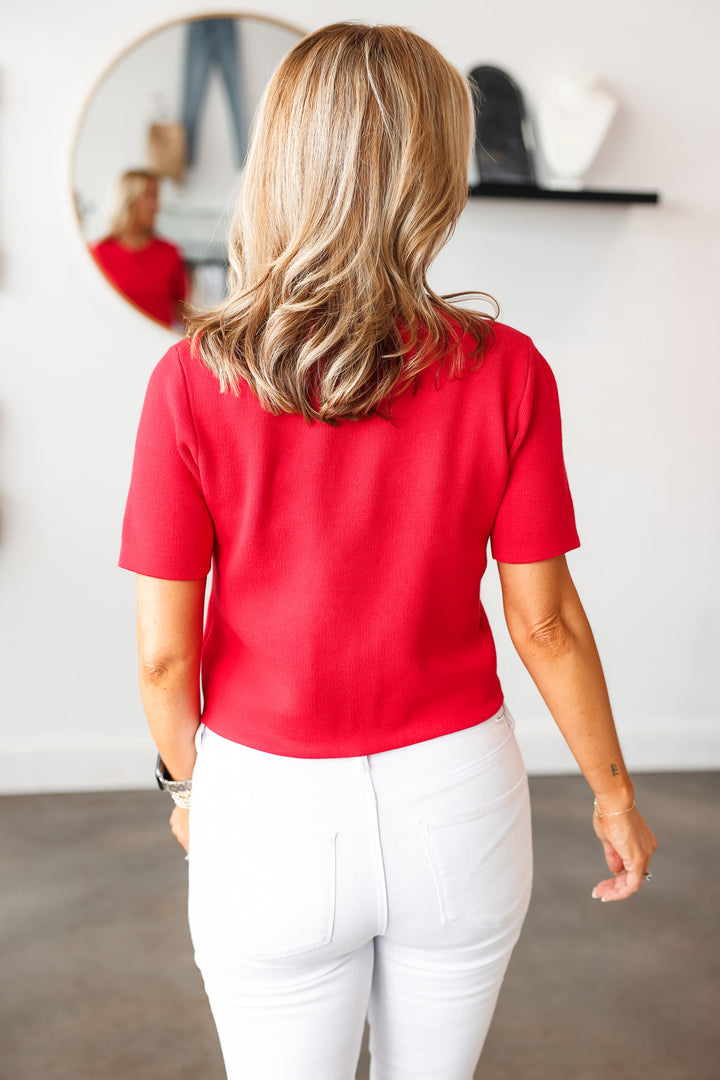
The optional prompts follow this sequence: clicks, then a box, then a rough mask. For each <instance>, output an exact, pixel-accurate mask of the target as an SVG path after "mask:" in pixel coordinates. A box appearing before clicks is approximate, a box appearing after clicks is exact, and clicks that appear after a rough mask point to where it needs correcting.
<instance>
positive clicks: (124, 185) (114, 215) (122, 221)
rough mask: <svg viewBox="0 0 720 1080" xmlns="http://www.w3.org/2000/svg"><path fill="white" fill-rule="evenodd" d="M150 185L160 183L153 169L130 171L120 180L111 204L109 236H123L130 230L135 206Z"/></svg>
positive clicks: (116, 185)
mask: <svg viewBox="0 0 720 1080" xmlns="http://www.w3.org/2000/svg"><path fill="white" fill-rule="evenodd" d="M148 183H154V184H157V183H158V174H157V173H155V172H152V170H151V169H129V170H128V171H127V172H125V173H123V174H122V176H120V177H119V178H118V180H117V181H116V183H115V187H114V189H113V192H112V199H111V203H110V214H109V216H110V229H109V232H108V236H112V237H118V236H122V235H123V233H125V232H126V231H127V230H128V229H129V228H130V226H131V225H132V217H133V204H134V202H135V200H136V199H137V198H139V197H140V195H142V194H143V192H144V191H145V188H146V186H147V184H148Z"/></svg>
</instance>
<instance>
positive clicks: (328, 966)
mask: <svg viewBox="0 0 720 1080" xmlns="http://www.w3.org/2000/svg"><path fill="white" fill-rule="evenodd" d="M198 745H199V754H198V760H197V764H196V767H195V772H194V775H193V796H192V808H191V811H190V858H189V919H190V930H191V934H192V939H193V944H194V947H195V959H196V962H197V964H198V967H199V968H200V970H201V972H202V975H203V978H204V981H205V988H206V991H207V994H208V998H209V1001H210V1006H211V1009H212V1012H213V1016H214V1019H215V1023H216V1026H217V1029H218V1034H219V1037H220V1043H221V1047H222V1051H223V1056H224V1059H225V1067H226V1069H227V1075H228V1078H229V1080H241V1078H243V1080H352V1078H353V1077H354V1076H355V1069H356V1066H357V1060H358V1055H359V1050H360V1043H361V1038H362V1033H363V1026H364V1021H365V1017H366V1015H367V1016H368V1018H369V1022H370V1030H371V1038H370V1051H371V1058H372V1066H371V1077H372V1078H373V1080H472V1075H473V1072H474V1069H475V1066H476V1064H477V1060H478V1058H479V1055H480V1051H481V1049H482V1045H483V1042H484V1040H485V1036H486V1033H487V1030H488V1027H489V1024H490V1020H491V1018H492V1014H493V1010H494V1008H495V1002H496V1000H497V996H498V992H499V990H500V985H501V983H502V980H503V976H504V974H505V969H506V967H507V963H508V960H509V959H510V954H511V952H512V949H513V946H514V944H515V942H516V940H517V938H518V936H519V933H520V929H521V926H522V923H523V920H524V918H525V913H526V910H527V906H528V902H529V899H530V890H531V883H532V843H531V829H530V805H529V798H528V786H527V777H526V773H525V768H524V765H523V761H522V758H521V755H520V751H519V749H518V746H517V743H516V740H515V736H514V733H513V721H512V717H511V716H510V713H509V711H508V709H507V708H506V707H505V706H503V708H502V709H501V710H500V711H499V712H498V713H497V715H496V716H494V717H493V718H491V719H490V720H487V721H486V722H485V723H483V724H479V725H478V726H477V727H473V728H469V729H466V730H464V731H458V732H455V733H453V734H450V735H445V736H442V737H441V738H437V739H431V740H429V741H427V742H422V743H416V744H414V745H412V746H407V747H402V748H400V749H398V750H390V751H386V752H385V753H381V754H371V755H369V756H367V757H356V758H322V759H317V758H315V759H304V758H288V757H279V756H277V755H273V754H266V753H263V752H262V751H259V750H253V749H249V748H248V747H245V746H242V745H240V744H238V743H233V742H230V741H228V740H226V739H224V738H221V737H220V736H218V735H215V734H214V733H212V732H210V731H207V730H203V733H202V736H201V738H200V739H199V740H198Z"/></svg>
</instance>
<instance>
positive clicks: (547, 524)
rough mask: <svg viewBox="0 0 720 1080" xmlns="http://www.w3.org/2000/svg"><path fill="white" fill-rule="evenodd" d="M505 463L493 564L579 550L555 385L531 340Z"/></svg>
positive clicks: (542, 557) (493, 538)
mask: <svg viewBox="0 0 720 1080" xmlns="http://www.w3.org/2000/svg"><path fill="white" fill-rule="evenodd" d="M509 459H510V461H509V472H508V479H507V484H506V487H505V493H504V495H503V498H502V502H501V503H500V508H499V510H498V512H497V516H496V518H495V525H494V527H493V531H492V539H491V544H492V553H493V557H494V558H495V559H497V561H498V562H508V563H527V562H541V561H542V560H543V559H552V558H554V557H555V556H556V555H562V554H564V553H565V552H566V551H571V550H572V549H573V548H576V547H579V545H580V541H579V539H578V534H577V530H576V528H575V513H574V510H573V504H572V498H571V495H570V488H569V486H568V481H567V476H566V474H565V463H564V460H563V451H562V430H561V424H560V404H559V401H558V392H557V386H556V384H555V379H554V377H553V373H552V371H551V370H550V367H549V365H548V363H547V361H546V360H544V359H543V357H542V356H541V355H540V353H539V352H538V351H537V349H536V348H535V346H534V345H533V344H532V342H530V341H529V342H528V369H527V379H526V382H525V388H524V391H523V395H522V398H521V400H520V405H519V408H518V413H517V425H516V430H515V432H514V435H513V437H512V441H511V442H510V448H509Z"/></svg>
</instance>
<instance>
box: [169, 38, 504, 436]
mask: <svg viewBox="0 0 720 1080" xmlns="http://www.w3.org/2000/svg"><path fill="white" fill-rule="evenodd" d="M473 129H474V124H473V108H472V99H471V96H470V90H469V87H468V83H467V82H466V80H465V79H464V78H463V76H462V75H461V74H460V73H459V72H458V71H457V70H456V69H455V68H454V67H452V66H451V65H450V64H449V63H448V62H447V61H446V60H445V59H444V58H443V57H442V56H441V55H440V53H439V52H438V51H437V50H436V49H435V48H433V46H432V45H430V44H429V43H428V42H427V41H424V40H423V39H422V38H420V37H418V36H417V35H416V34H413V33H411V32H410V31H408V30H405V29H403V28H402V27H398V26H372V27H371V26H363V25H358V24H355V23H337V24H335V25H332V26H327V27H325V28H324V29H321V30H318V31H317V32H315V33H313V34H310V35H309V36H308V37H306V38H304V39H303V40H302V41H300V42H299V43H298V44H297V45H296V46H295V47H294V48H293V49H292V50H291V51H290V52H289V53H288V54H287V56H286V57H285V59H284V60H283V61H282V63H281V64H280V67H279V68H278V69H277V71H276V72H275V74H274V76H273V77H272V79H271V81H270V83H269V85H268V87H267V89H266V92H265V95H264V97H263V101H262V103H261V106H260V109H259V112H258V116H257V117H256V121H255V125H254V131H253V136H252V140H251V145H250V151H249V155H248V160H247V165H246V171H245V176H244V180H243V185H242V190H241V194H240V197H239V200H238V205H237V208H236V213H235V219H234V221H233V224H232V226H231V231H230V240H229V258H230V266H231V285H230V292H229V295H228V297H227V298H226V299H225V300H224V301H223V302H222V303H221V304H219V305H218V306H217V307H215V308H211V309H209V310H207V311H204V312H200V311H196V312H194V313H192V314H191V316H190V317H189V319H188V324H187V325H188V335H189V336H191V337H192V339H193V343H194V344H195V345H196V346H197V348H198V349H199V353H200V356H201V357H202V359H203V360H204V362H205V364H206V365H207V366H208V367H209V368H210V370H211V371H213V372H214V373H215V374H216V375H217V376H218V378H219V380H220V384H221V387H222V389H223V391H225V390H227V389H228V388H230V389H231V390H233V391H235V392H237V389H238V381H239V380H240V379H243V380H245V381H246V382H247V383H248V385H249V386H250V387H251V389H252V390H253V391H254V393H255V394H256V395H257V397H258V398H259V400H260V402H261V404H262V406H263V407H264V408H265V409H267V410H268V411H269V412H271V413H274V414H280V413H296V414H297V413H300V414H302V415H303V416H304V417H305V418H306V419H307V420H308V422H311V421H313V420H321V421H325V422H327V423H337V422H338V421H340V420H341V419H358V418H359V417H361V416H366V415H368V414H369V413H373V412H380V413H382V411H383V410H382V408H381V404H382V403H383V401H384V400H385V399H386V398H387V396H388V395H389V393H390V391H392V390H393V389H395V388H397V389H398V390H399V389H402V388H404V387H405V386H407V385H408V383H409V382H410V381H412V379H413V378H415V377H416V376H417V375H418V373H419V372H420V371H422V370H423V368H425V367H427V366H429V365H430V363H432V361H433V360H435V359H437V357H438V355H440V356H443V355H445V354H446V353H448V352H451V351H452V348H453V345H454V344H456V343H457V341H458V340H459V338H460V337H461V336H462V335H463V334H465V333H468V332H469V333H470V334H471V335H472V337H473V338H474V341H475V343H476V349H475V355H478V356H479V355H481V352H482V349H483V347H484V345H485V343H486V341H487V338H488V335H489V333H490V327H491V325H492V321H493V318H494V317H495V316H481V315H479V314H476V313H474V312H470V311H467V310H463V309H462V308H460V307H457V306H455V305H453V304H450V303H448V301H449V300H451V299H456V298H457V297H458V296H459V295H460V294H453V295H452V296H448V297H440V296H438V295H436V294H435V293H433V291H432V290H431V289H430V288H429V286H428V284H427V280H426V274H427V270H428V267H429V266H430V263H431V262H432V260H433V258H434V257H435V255H436V254H437V252H438V251H439V250H440V248H441V247H442V246H443V244H444V243H445V242H446V241H447V240H448V239H449V237H450V235H451V233H452V231H453V229H454V227H455V224H456V222H457V219H458V217H459V216H460V213H461V211H462V209H463V207H464V206H465V203H466V200H467V192H468V188H467V162H468V156H469V152H470V147H471V145H472V139H473V133H474V132H473ZM480 295H484V294H480ZM493 303H494V301H493ZM496 314H497V312H496ZM455 354H456V363H455V364H454V365H453V366H454V367H458V368H459V361H460V359H461V357H460V356H459V350H455Z"/></svg>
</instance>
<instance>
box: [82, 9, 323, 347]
mask: <svg viewBox="0 0 720 1080" xmlns="http://www.w3.org/2000/svg"><path fill="white" fill-rule="evenodd" d="M211 19H233V20H236V21H243V20H244V21H249V22H255V23H261V24H265V25H267V26H269V27H273V26H274V27H277V28H278V29H280V30H283V31H285V32H287V34H288V35H293V36H294V37H295V38H296V39H297V40H298V41H300V40H301V39H302V38H303V37H305V35H306V33H307V31H305V30H302V29H300V27H298V26H295V25H294V24H292V23H289V22H287V21H286V20H284V19H276V18H274V17H272V16H268V15H266V14H265V13H260V12H253V11H209V12H203V13H202V14H200V15H193V16H189V17H183V18H177V19H171V20H168V21H166V22H163V23H160V24H159V25H157V26H155V27H153V28H152V29H151V30H148V31H147V32H146V33H144V34H143V35H142V36H141V37H139V38H135V39H133V41H132V42H130V43H129V44H128V45H126V46H125V47H124V48H123V49H122V50H121V51H120V52H119V53H118V54H117V55H116V56H115V57H114V59H113V60H112V61H111V62H110V63H109V64H107V65H106V66H105V67H104V68H103V70H102V71H101V72H100V74H99V75H98V77H97V78H96V79H95V81H94V82H93V84H92V86H91V88H90V91H89V92H88V94H87V97H86V99H85V104H84V106H83V108H82V110H81V112H80V115H79V117H78V120H77V123H76V125H75V129H74V133H73V138H72V141H71V147H70V158H69V162H68V169H69V190H70V193H71V198H72V204H73V211H74V215H75V220H76V223H77V227H78V231H79V233H80V236H81V237H82V238H83V241H84V246H85V250H86V252H87V255H88V258H90V259H91V260H92V263H93V266H94V267H95V269H96V270H97V272H98V273H99V274H100V275H101V276H102V277H104V279H105V280H106V281H107V283H108V285H109V286H110V287H111V288H112V290H113V292H114V293H115V294H116V295H117V296H119V297H120V298H121V300H122V301H123V302H124V303H125V304H128V305H129V306H130V307H132V308H135V310H136V311H137V312H138V313H139V314H141V315H142V317H143V318H145V319H149V320H150V321H151V322H154V323H156V324H157V325H158V326H162V327H163V328H165V329H170V330H171V332H174V329H173V328H172V327H168V325H167V323H165V322H163V321H161V320H160V319H158V318H156V317H155V316H153V315H152V314H150V313H148V312H147V311H145V310H144V309H143V308H142V307H141V306H140V305H139V304H137V303H135V302H134V301H133V300H131V299H130V298H129V297H128V296H126V295H125V294H124V293H123V292H122V290H121V289H120V288H119V287H118V286H117V285H116V284H115V283H114V282H113V280H112V278H111V277H110V276H109V275H108V274H107V273H106V272H105V271H104V270H103V269H102V268H101V267H100V265H99V263H98V262H97V260H96V259H95V257H94V256H93V254H92V252H91V251H90V247H89V244H90V242H91V236H90V235H88V230H87V228H86V226H85V222H84V218H83V211H82V208H81V205H80V199H79V192H78V184H77V173H78V159H79V154H80V149H81V145H82V138H83V132H84V131H85V128H86V124H87V122H88V117H89V115H90V113H91V110H92V108H93V104H94V103H95V101H96V98H97V96H98V94H99V93H100V91H101V89H102V88H103V86H104V85H105V84H106V82H107V80H108V79H109V78H110V77H111V76H112V75H113V73H114V72H115V71H116V69H117V68H118V67H120V66H121V65H122V64H123V63H124V62H125V61H127V60H128V58H129V57H131V56H132V55H133V53H134V52H136V50H137V49H138V48H140V47H141V46H142V45H144V44H145V43H147V42H148V41H150V40H151V39H152V38H155V37H157V36H158V35H160V34H162V33H163V32H165V31H168V30H173V29H176V28H182V27H186V26H189V25H191V24H192V23H198V22H205V21H208V20H211ZM287 47H288V49H289V48H290V47H292V43H291V42H289V43H288V46H287ZM282 55H284V52H281V53H279V55H278V59H277V61H276V62H275V63H274V64H273V67H275V66H276V65H277V62H279V60H280V59H281V57H282ZM255 104H256V103H254V104H253V108H252V112H254V108H255ZM247 119H248V123H249V121H250V119H251V116H248V118H247ZM138 167H140V166H138ZM236 180H237V174H236ZM232 197H233V191H232V190H231V191H229V192H228V195H227V197H226V205H225V207H224V210H223V211H222V212H221V213H220V216H219V217H218V218H217V219H215V223H214V225H213V231H215V230H217V227H218V225H220V224H221V223H222V221H223V218H224V217H226V216H227V211H228V210H229V203H230V200H231V199H232ZM169 239H170V240H171V241H173V240H174V238H173V237H172V235H171V236H169ZM175 242H177V241H175ZM210 262H212V260H210Z"/></svg>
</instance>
